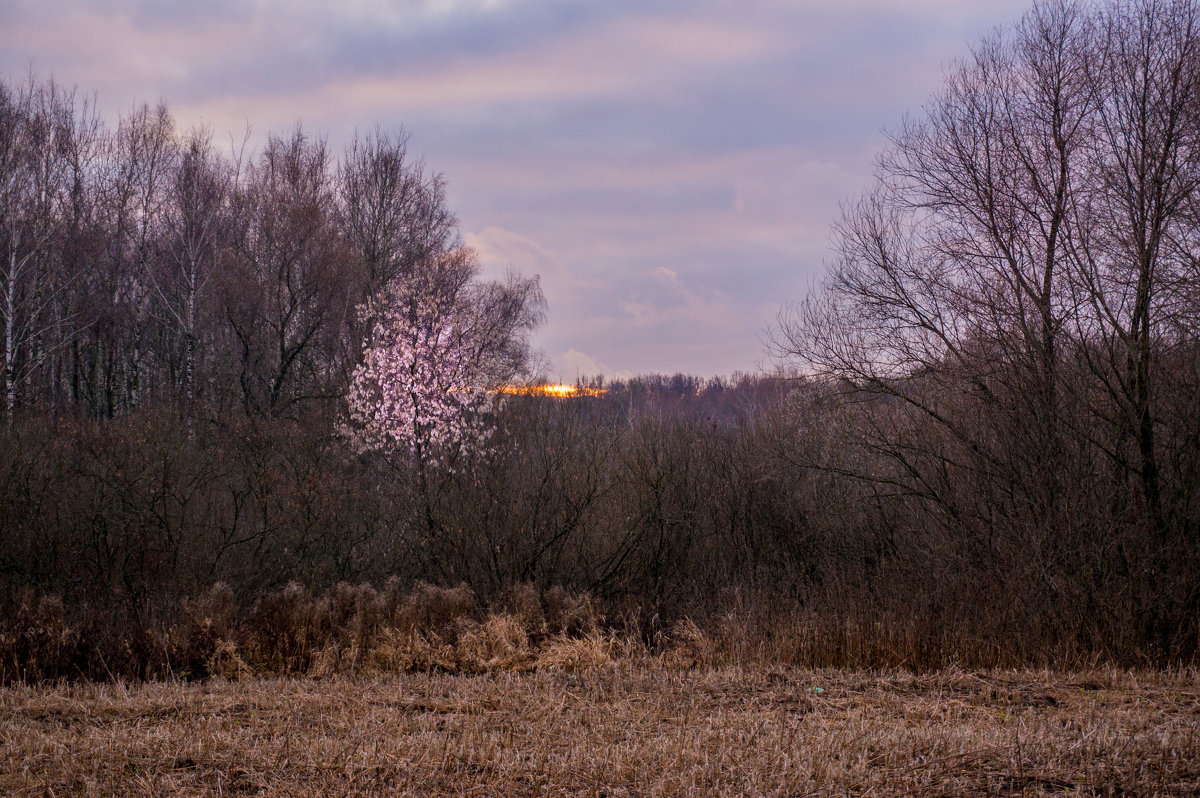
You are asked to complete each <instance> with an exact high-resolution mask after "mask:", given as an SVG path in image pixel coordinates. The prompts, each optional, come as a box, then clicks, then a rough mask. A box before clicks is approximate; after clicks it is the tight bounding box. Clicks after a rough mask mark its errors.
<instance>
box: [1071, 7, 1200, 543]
mask: <svg viewBox="0 0 1200 798" xmlns="http://www.w3.org/2000/svg"><path fill="white" fill-rule="evenodd" d="M1097 38H1098V42H1097V43H1098V45H1100V47H1101V48H1102V49H1101V52H1100V53H1099V54H1098V55H1097V57H1095V58H1094V59H1092V60H1091V61H1090V63H1089V72H1088V78H1089V81H1090V83H1091V85H1092V86H1094V87H1095V91H1096V93H1097V95H1098V96H1099V97H1100V98H1101V102H1100V103H1099V105H1098V114H1097V123H1096V125H1095V132H1094V135H1093V136H1092V139H1091V141H1090V142H1089V147H1088V153H1087V154H1088V159H1087V163H1088V164H1089V168H1088V169H1087V170H1086V171H1085V172H1084V174H1083V175H1082V176H1081V179H1080V180H1079V181H1078V182H1079V184H1080V189H1081V192H1080V193H1081V194H1082V195H1083V200H1082V201H1081V202H1080V203H1079V205H1078V214H1077V217H1076V220H1075V227H1076V229H1077V231H1078V234H1077V236H1076V246H1074V247H1073V248H1072V249H1071V255H1072V261H1073V265H1074V275H1075V277H1076V289H1077V292H1078V296H1079V298H1080V303H1081V305H1082V308H1083V310H1082V312H1081V313H1080V316H1079V327H1080V329H1081V337H1082V338H1083V346H1082V352H1083V353H1084V356H1085V357H1087V359H1088V362H1089V364H1090V365H1091V368H1092V371H1093V373H1094V374H1095V375H1096V376H1097V377H1098V378H1099V379H1100V381H1101V383H1102V385H1103V386H1104V390H1105V392H1106V393H1107V394H1108V396H1109V397H1110V399H1111V400H1112V402H1113V404H1114V405H1115V418H1113V419H1112V420H1113V421H1114V422H1115V424H1116V426H1117V429H1118V433H1119V434H1118V435H1117V436H1116V440H1115V441H1113V444H1112V445H1111V447H1110V448H1109V449H1108V453H1109V455H1110V456H1111V457H1112V458H1113V459H1114V460H1115V461H1116V462H1117V464H1118V465H1119V466H1120V467H1121V468H1122V469H1123V470H1125V471H1126V472H1128V473H1131V474H1135V475H1136V479H1137V481H1138V483H1139V486H1140V490H1141V494H1142V498H1143V500H1144V502H1145V507H1146V510H1147V513H1148V515H1149V518H1150V520H1151V523H1152V524H1153V525H1154V527H1155V528H1156V529H1158V530H1160V532H1161V531H1163V530H1165V527H1166V523H1167V518H1166V513H1167V510H1166V509H1165V508H1164V507H1163V499H1162V487H1161V476H1160V472H1161V463H1160V459H1161V456H1160V453H1159V451H1158V442H1157V430H1158V427H1159V420H1158V419H1157V418H1156V411H1155V405H1156V398H1155V392H1156V391H1158V390H1160V389H1169V388H1166V386H1163V384H1162V380H1163V379H1170V377H1169V376H1168V375H1161V376H1160V374H1159V373H1158V372H1159V368H1160V365H1159V364H1160V361H1161V358H1162V355H1163V352H1164V350H1165V348H1167V347H1169V346H1171V343H1172V342H1171V341H1170V337H1171V334H1170V331H1171V330H1172V329H1178V327H1177V325H1178V323H1180V322H1183V323H1184V324H1185V325H1195V320H1194V313H1195V304H1194V301H1195V295H1194V293H1193V290H1194V289H1193V287H1194V285H1195V283H1194V279H1195V277H1194V275H1190V274H1189V269H1190V266H1191V264H1193V263H1194V262H1195V261H1196V258H1197V252H1198V250H1197V248H1196V246H1197V242H1196V241H1195V237H1194V235H1192V233H1191V230H1190V229H1189V228H1190V227H1191V225H1192V224H1193V223H1194V221H1193V219H1192V218H1191V217H1190V216H1189V213H1190V208H1192V207H1194V205H1195V204H1196V202H1197V199H1198V198H1200V7H1198V6H1197V4H1196V3H1195V2H1193V1H1192V0H1132V1H1129V2H1126V1H1125V0H1121V2H1115V3H1113V4H1111V5H1110V6H1108V7H1106V8H1105V9H1104V11H1103V13H1102V14H1101V16H1100V22H1099V26H1098V36H1097ZM1130 443H1131V444H1132V450H1133V451H1132V452H1130V451H1128V450H1127V449H1126V445H1127V444H1130Z"/></svg>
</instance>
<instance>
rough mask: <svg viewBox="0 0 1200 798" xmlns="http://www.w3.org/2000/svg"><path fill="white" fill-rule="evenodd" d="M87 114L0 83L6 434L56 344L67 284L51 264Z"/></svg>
mask: <svg viewBox="0 0 1200 798" xmlns="http://www.w3.org/2000/svg"><path fill="white" fill-rule="evenodd" d="M88 117H89V108H88V106H87V105H86V104H85V105H84V107H83V108H82V109H81V110H79V111H78V112H77V106H76V101H75V95H74V92H68V91H66V90H64V89H63V88H62V87H61V86H59V85H58V84H57V83H55V82H54V81H53V80H51V81H49V82H47V83H41V82H39V81H38V80H37V78H36V77H35V76H34V75H33V74H32V73H31V74H30V75H29V76H28V77H27V79H26V81H25V82H24V83H23V84H21V85H20V86H10V85H9V84H8V83H6V82H4V81H3V80H0V242H2V244H0V245H2V247H3V259H2V261H0V316H2V317H3V320H4V359H3V370H4V395H5V417H6V420H7V423H8V425H9V426H11V425H12V421H13V415H14V412H15V409H16V404H17V388H18V384H19V383H20V382H21V380H22V378H23V377H24V378H29V377H31V375H32V373H33V371H34V369H35V368H36V367H37V366H38V365H40V364H41V363H42V362H43V361H44V360H45V359H46V358H47V357H48V356H49V355H50V354H51V353H53V351H55V349H57V348H58V346H59V345H60V343H61V342H58V341H54V340H50V336H51V334H52V333H53V332H54V331H56V330H57V329H58V328H60V327H61V326H63V325H65V324H66V323H67V321H68V320H67V319H66V318H64V317H63V315H62V313H61V303H60V300H61V295H62V292H63V291H64V290H65V288H66V285H67V282H68V281H67V280H65V279H64V275H63V274H62V273H61V270H59V269H57V268H56V266H57V265H58V264H56V262H55V256H54V250H55V246H56V244H57V243H58V242H57V239H58V237H59V235H60V233H61V231H62V229H63V225H64V214H65V211H64V206H65V205H66V204H67V203H68V202H69V200H70V196H71V190H72V188H73V183H72V173H71V169H70V159H69V157H68V156H69V155H70V153H71V152H72V151H73V150H75V149H76V145H77V142H76V136H77V127H78V126H79V124H80V120H83V119H86V118H88Z"/></svg>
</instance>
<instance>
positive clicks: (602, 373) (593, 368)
mask: <svg viewBox="0 0 1200 798" xmlns="http://www.w3.org/2000/svg"><path fill="white" fill-rule="evenodd" d="M555 365H558V366H559V371H558V379H559V380H562V381H566V382H574V381H575V380H582V379H587V378H588V377H607V378H608V379H612V380H628V379H630V378H631V377H633V376H634V375H633V372H631V371H629V370H627V369H626V370H617V369H614V368H612V367H610V366H609V365H607V364H606V363H602V362H600V361H599V360H597V359H596V358H594V357H592V356H591V355H587V354H584V353H583V352H580V351H579V350H578V349H568V350H567V351H566V352H563V353H562V354H561V355H559V357H558V358H557V363H556V364H555Z"/></svg>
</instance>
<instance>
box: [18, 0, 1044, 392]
mask: <svg viewBox="0 0 1200 798" xmlns="http://www.w3.org/2000/svg"><path fill="white" fill-rule="evenodd" d="M1027 5H1028V3H1027V0H836V1H832V2H830V1H827V0H736V1H735V0H661V1H660V0H342V1H341V2H325V1H318V0H204V1H203V2H200V1H199V0H197V1H196V2H191V3H182V2H176V1H174V0H171V1H168V0H90V1H89V0H0V73H2V74H4V75H5V76H7V77H9V78H15V77H20V76H22V75H23V74H24V73H26V72H27V71H28V70H29V69H30V68H31V67H32V68H33V69H34V71H35V72H36V73H37V74H39V75H40V76H42V77H48V76H53V77H54V78H56V79H57V80H58V81H59V82H60V83H65V84H67V85H76V86H78V87H79V89H80V90H82V91H86V92H95V93H96V97H97V102H98V106H99V108H100V110H101V112H102V113H103V114H104V116H105V118H106V119H107V121H108V122H109V123H110V124H115V122H116V119H117V118H118V116H119V115H120V114H121V113H123V112H125V111H127V110H129V109H130V108H131V107H133V106H134V105H135V104H139V103H142V102H150V103H152V104H153V103H156V102H158V101H159V100H160V99H161V100H164V101H165V102H166V103H167V104H168V106H169V107H170V109H171V112H172V114H173V115H174V116H175V118H176V120H177V121H178V123H179V124H180V126H181V127H183V128H188V127H191V126H194V125H206V126H209V127H210V128H212V130H213V131H214V133H215V134H216V135H215V138H216V139H218V140H224V139H225V138H226V137H227V135H228V134H230V133H236V134H237V135H238V137H239V138H240V134H241V132H242V131H243V130H244V129H245V128H246V125H247V123H249V125H250V126H251V129H252V131H253V134H254V137H255V138H254V140H258V141H261V140H262V138H263V137H265V135H266V134H267V133H268V132H280V133H285V132H288V131H290V130H291V129H292V128H293V127H294V125H295V124H296V123H297V122H302V123H303V125H304V127H305V129H306V130H308V131H310V132H311V133H313V134H315V135H321V136H325V137H327V139H328V141H329V143H330V145H331V146H332V147H333V148H334V149H335V151H340V150H341V149H342V147H343V146H344V144H345V143H346V141H347V140H348V139H349V138H350V136H351V135H352V133H353V131H354V130H355V129H356V128H358V129H360V130H363V131H373V130H374V129H375V128H376V127H377V126H378V127H380V128H382V129H384V130H389V131H394V130H398V129H400V128H403V129H404V130H406V131H407V132H408V134H409V152H410V153H415V154H418V155H420V156H421V157H422V158H423V159H424V161H425V164H426V165H427V167H428V168H429V169H431V170H433V171H436V172H440V173H442V175H443V176H444V178H445V180H446V183H447V196H448V200H449V205H450V207H451V209H452V210H453V211H454V212H455V213H456V214H457V216H458V218H459V222H460V226H461V230H462V235H463V238H464V240H465V241H466V243H467V244H469V245H470V246H471V247H473V248H474V249H475V250H476V251H477V252H478V254H479V258H480V263H481V266H482V268H483V272H484V274H485V275H488V276H492V275H494V276H497V277H499V276H501V275H503V274H504V273H505V271H506V270H515V271H518V272H520V273H522V274H524V275H532V274H537V275H539V276H540V278H541V284H542V289H543V291H544V293H545V295H546V299H547V302H548V314H547V320H546V323H545V324H544V325H543V327H542V328H541V329H540V330H539V331H538V333H537V334H536V337H535V341H534V343H535V346H536V347H537V348H538V349H540V350H541V352H542V353H543V354H544V355H545V358H546V361H547V364H548V369H547V376H549V377H551V378H557V379H559V380H565V381H573V380H575V379H577V378H579V377H582V376H590V375H595V374H604V375H606V376H609V377H625V376H629V375H632V374H647V373H652V372H662V373H675V372H685V373H689V374H696V375H699V376H714V375H730V374H733V373H735V372H749V373H753V372H756V371H759V370H765V369H770V368H771V367H772V365H773V361H772V360H771V359H770V358H769V357H768V355H767V351H766V345H765V340H766V337H767V330H768V329H769V327H770V325H771V324H772V323H773V321H774V319H775V318H776V316H777V314H778V313H779V311H780V309H781V308H782V307H783V306H785V305H786V304H788V303H790V302H794V301H798V300H801V299H803V297H804V296H805V295H806V294H807V293H808V292H809V291H810V290H812V289H813V288H814V286H815V285H817V283H818V281H819V279H820V276H821V274H822V271H823V269H824V266H825V263H826V262H827V260H828V258H829V256H830V251H829V246H830V232H829V231H830V225H831V224H832V223H833V222H834V221H835V219H836V218H837V214H838V207H839V203H840V202H842V201H844V200H847V199H851V198H853V197H854V196H855V195H856V194H857V193H858V192H860V191H861V190H863V189H864V188H865V187H867V186H868V185H869V182H870V180H871V175H872V170H873V164H874V158H875V157H876V155H877V154H878V153H879V152H880V151H881V150H882V148H883V147H884V146H886V142H887V139H886V131H887V130H890V129H895V128H896V127H897V126H898V125H899V123H900V122H901V120H902V119H903V116H904V115H905V114H906V113H910V114H919V113H920V110H921V107H922V104H923V103H925V102H926V101H927V100H928V98H929V97H930V96H931V95H932V94H933V92H935V91H936V90H937V88H938V86H939V84H940V83H941V80H942V75H943V73H944V70H945V69H946V67H948V66H949V65H950V64H951V63H952V62H953V61H954V59H956V58H961V57H964V56H966V55H968V54H969V47H970V45H971V43H972V42H975V41H977V40H978V39H979V38H980V37H981V36H984V35H986V34H987V33H988V32H990V31H991V30H993V29H994V28H996V27H997V26H1003V25H1006V24H1009V23H1011V22H1014V21H1015V20H1016V19H1017V18H1019V16H1020V15H1021V14H1022V12H1023V11H1024V10H1025V8H1026V7H1027Z"/></svg>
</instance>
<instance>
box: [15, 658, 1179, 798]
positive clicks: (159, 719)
mask: <svg viewBox="0 0 1200 798" xmlns="http://www.w3.org/2000/svg"><path fill="white" fill-rule="evenodd" d="M1198 793H1200V677H1198V675H1197V674H1196V673H1195V672H1194V671H1192V672H1176V673H1163V672H1151V673H1130V672H1123V671H1115V670H1110V671H1095V672H1089V673H1077V674H1061V673H1059V674H1054V673H1047V672H1032V671H1003V672H1002V671H992V672H983V673H968V672H963V671H958V670H949V671H942V672H939V673H934V674H926V675H911V674H908V673H902V672H890V673H866V672H849V671H833V670H830V671H823V670H782V669H776V670H772V669H769V668H756V669H752V670H747V669H741V668H722V669H695V670H682V669H671V668H666V667H663V666H662V665H661V664H655V663H651V662H641V663H628V662H621V663H616V664H611V665H608V666H605V667H602V668H593V669H590V670H585V671H582V672H578V673H569V672H564V671H552V670H538V671H536V672H526V673H512V672H504V671H500V672H493V673H487V674H482V675H451V674H436V673H435V674H416V673H414V674H399V675H395V674H393V675H386V676H379V677H375V678H371V677H366V676H356V677H351V676H333V677H330V678H326V679H312V678H310V679H283V680H263V679H249V680H243V681H225V680H221V679H217V680H211V681H207V682H201V683H178V682H177V683H165V682H157V683H146V684H138V685H127V684H75V685H65V686H47V687H21V686H15V687H9V688H6V689H4V690H3V691H0V794H4V795H14V796H34V795H36V796H43V795H44V796H50V795H58V796H62V795H156V796H171V795H288V796H317V795H380V796H384V795H386V796H393V795H428V794H441V795H479V796H484V795H489V796H490V795H579V796H624V795H779V796H800V795H844V794H845V795H875V796H878V795H1044V794H1059V795H1061V794H1071V795H1195V794H1198Z"/></svg>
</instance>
